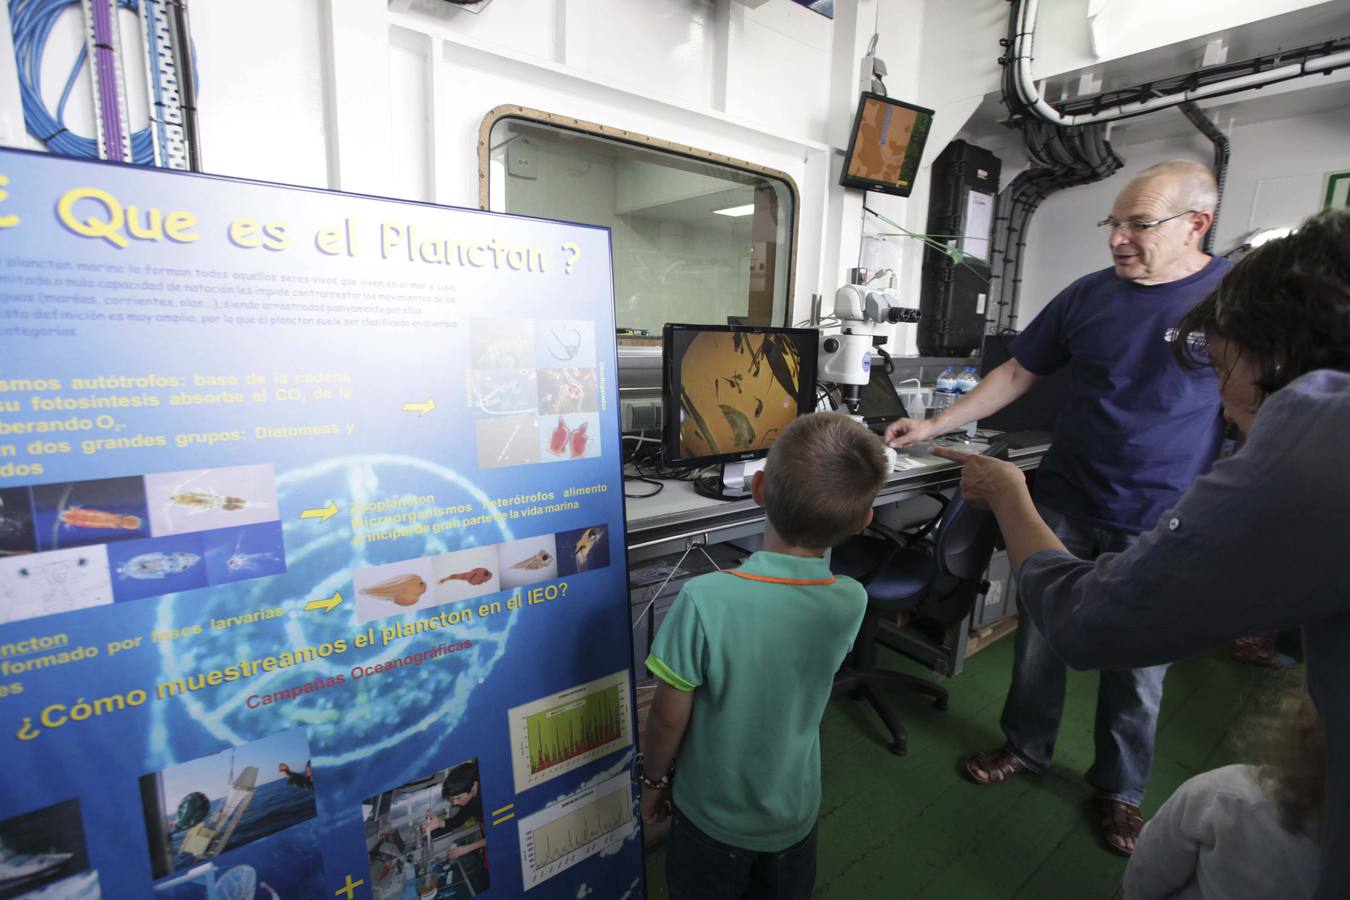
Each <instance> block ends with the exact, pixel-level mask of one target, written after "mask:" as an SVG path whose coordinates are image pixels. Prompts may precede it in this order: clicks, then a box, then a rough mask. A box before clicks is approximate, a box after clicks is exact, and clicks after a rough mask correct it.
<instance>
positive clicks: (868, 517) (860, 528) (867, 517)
mask: <svg viewBox="0 0 1350 900" xmlns="http://www.w3.org/2000/svg"><path fill="white" fill-rule="evenodd" d="M871 524H872V508H871V507H870V506H869V507H868V508H867V515H865V516H863V520H862V524H861V525H859V526H858V531H860V532H861V531H863V530H864V529H865V528H867V526H868V525H871Z"/></svg>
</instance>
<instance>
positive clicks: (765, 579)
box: [724, 569, 838, 584]
mask: <svg viewBox="0 0 1350 900" xmlns="http://www.w3.org/2000/svg"><path fill="white" fill-rule="evenodd" d="M724 571H726V573H727V574H728V575H735V576H736V577H737V578H744V579H746V580H747V581H763V582H766V583H768V584H834V583H835V582H836V581H838V579H837V578H774V577H773V576H771V575H753V574H751V573H750V572H741V571H738V570H735V569H727V570H724Z"/></svg>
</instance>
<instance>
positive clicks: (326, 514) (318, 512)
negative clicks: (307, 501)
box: [300, 500, 338, 522]
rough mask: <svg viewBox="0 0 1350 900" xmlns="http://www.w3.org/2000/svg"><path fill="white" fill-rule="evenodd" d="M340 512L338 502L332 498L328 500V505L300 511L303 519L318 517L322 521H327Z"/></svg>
mask: <svg viewBox="0 0 1350 900" xmlns="http://www.w3.org/2000/svg"><path fill="white" fill-rule="evenodd" d="M337 512H338V507H337V504H336V503H334V502H333V501H332V500H329V501H328V505H327V506H321V507H319V508H318V509H307V510H305V511H303V512H302V513H300V518H302V519H318V520H319V521H320V522H327V521H328V520H329V519H331V518H333V516H336V515H337Z"/></svg>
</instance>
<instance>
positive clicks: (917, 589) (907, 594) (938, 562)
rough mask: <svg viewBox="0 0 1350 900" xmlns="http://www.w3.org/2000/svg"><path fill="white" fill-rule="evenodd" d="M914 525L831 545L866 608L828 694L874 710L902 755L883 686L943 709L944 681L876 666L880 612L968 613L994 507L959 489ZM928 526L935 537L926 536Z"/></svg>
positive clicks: (880, 528) (900, 728)
mask: <svg viewBox="0 0 1350 900" xmlns="http://www.w3.org/2000/svg"><path fill="white" fill-rule="evenodd" d="M1007 450H1008V448H1007V445H1005V444H1001V443H995V444H994V445H992V446H991V447H990V448H989V449H988V450H986V451H985V452H984V454H983V455H985V456H998V457H1004V458H1006V456H1007ZM928 496H931V497H934V498H935V499H937V500H939V501H940V502H942V503H943V504H944V506H943V508H942V510H941V511H940V512H939V513H938V514H937V516H935V517H934V518H933V519H932V520H931V521H929V522H928V523H927V524H926V525H924V526H923V527H921V528H919V529H918V530H917V531H915V532H912V533H908V534H904V533H900V532H896V531H894V530H893V529H890V528H887V527H886V526H884V525H882V524H880V523H873V524H872V525H869V526H868V528H867V530H866V531H864V532H863V533H862V534H860V535H858V536H856V537H853V538H850V539H849V540H848V541H846V542H845V543H843V544H841V545H840V546H838V547H836V548H835V549H834V551H833V552H832V553H831V555H830V568H831V570H832V571H834V572H835V573H836V574H840V575H848V576H850V577H852V578H856V579H857V580H858V581H859V582H861V583H862V585H863V587H865V588H866V589H867V612H866V614H864V616H863V622H862V627H861V628H860V629H859V631H858V636H857V638H855V639H854V642H853V652H852V653H851V654H850V655H849V657H848V658H847V659H846V660H845V661H844V665H843V666H842V667H841V668H840V669H839V672H838V674H836V675H835V678H834V688H833V690H832V691H831V696H837V695H839V694H848V695H850V696H854V697H857V696H859V695H861V696H862V697H865V698H866V699H867V701H868V702H869V703H870V704H871V705H872V708H873V709H875V710H876V711H877V715H879V716H880V717H881V720H882V722H884V723H885V725H886V729H887V730H888V731H889V732H890V733H891V739H892V741H891V748H890V749H891V752H892V753H894V754H896V755H897V756H899V755H903V754H904V753H905V750H906V749H907V746H906V745H907V743H908V740H909V738H908V735H907V733H906V732H905V727H904V725H902V724H901V722H900V715H899V713H898V712H896V709H895V707H894V706H893V705H892V704H891V701H890V698H888V697H887V696H886V693H885V691H886V689H888V688H906V689H908V690H912V691H917V692H918V693H920V694H923V695H925V696H928V697H932V698H933V708H934V709H939V710H945V709H946V708H947V691H946V689H945V688H943V687H941V686H940V685H937V684H935V683H933V682H931V681H928V680H927V679H924V678H917V677H915V676H913V675H906V674H904V673H903V672H890V671H886V670H884V669H878V668H877V664H876V658H877V647H876V644H877V628H878V621H879V620H880V618H881V616H882V615H883V614H885V613H896V612H908V611H919V612H922V613H926V614H930V615H933V616H934V617H935V618H937V619H939V620H942V621H945V622H947V623H948V624H957V623H959V622H960V621H962V620H964V618H965V617H966V616H967V615H969V613H970V610H971V609H972V608H973V606H974V602H975V598H976V597H977V596H978V595H979V593H980V590H981V588H982V579H983V578H984V572H985V569H987V568H988V566H989V557H990V556H991V555H992V554H993V550H994V538H995V536H996V534H997V531H998V528H997V525H996V523H995V521H994V517H993V515H992V514H991V513H989V512H987V511H985V510H981V509H976V508H975V507H973V506H970V505H969V504H967V503H966V502H965V500H964V499H963V498H962V497H961V492H960V490H958V491H957V492H956V493H955V494H954V495H953V496H952V497H951V499H950V500H948V499H947V498H946V497H944V496H943V495H941V494H937V493H934V494H929V495H928ZM930 532H931V534H932V538H931V540H929V539H928V535H929V533H930Z"/></svg>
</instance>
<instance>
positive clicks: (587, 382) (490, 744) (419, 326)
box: [0, 151, 643, 900]
mask: <svg viewBox="0 0 1350 900" xmlns="http://www.w3.org/2000/svg"><path fill="white" fill-rule="evenodd" d="M0 348H3V349H2V350H0V742H3V745H4V746H5V752H4V755H3V759H4V765H3V766H0V897H5V898H8V897H43V898H47V897H61V898H67V897H71V898H74V897H78V898H85V897H99V896H102V897H110V898H121V897H127V898H138V900H144V898H156V900H179V898H182V900H189V898H194V900H195V898H205V900H253V898H259V900H277V898H282V900H298V898H316V897H338V898H347V900H350V898H362V897H375V898H380V900H391V898H399V900H403V898H417V900H430V898H442V900H444V898H452V897H453V898H456V900H458V898H466V897H475V896H486V897H518V896H527V897H532V898H533V897H538V898H541V900H542V898H548V897H555V898H563V897H566V898H579V897H580V898H586V897H591V898H596V900H606V898H614V900H620V898H628V897H634V898H636V897H640V896H641V895H642V891H643V886H642V880H641V862H642V852H641V849H642V848H641V838H640V832H639V829H638V819H637V802H636V801H637V797H636V792H635V791H634V789H633V785H632V783H631V781H630V779H629V777H628V774H627V773H628V770H629V766H630V764H631V762H632V752H633V744H634V737H635V729H634V724H633V714H634V704H633V689H632V677H631V658H630V657H631V650H630V641H629V635H628V603H627V588H626V584H627V581H626V577H625V572H626V561H625V550H624V530H623V529H624V520H623V495H622V481H621V466H620V462H619V457H620V438H619V429H618V417H617V387H616V378H615V347H614V323H613V285H612V281H611V263H610V241H609V232H608V231H607V230H605V229H602V228H592V227H588V226H581V225H571V224H564V223H557V222H548V221H541V220H534V219H522V218H516V217H510V216H502V215H495V214H491V213H483V212H477V211H468V210H460V209H447V208H442V207H434V206H428V205H422V204H414V203H405V202H397V201H390V200H382V199H377V198H371V197H361V196H353V195H345V194H337V193H330V192H323V191H314V190H303V189H297V188H289V187H282V186H277V185H267V184H259V183H253V182H242V181H235V180H228V179H218V178H210V177H204V176H195V175H183V174H170V173H165V172H159V171H150V170H144V169H137V168H132V167H123V166H114V165H104V164H97V163H90V162H82V161H75V160H69V159H63V158H58V157H52V156H47V155H42V154H29V153H22V152H16V151H0Z"/></svg>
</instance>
